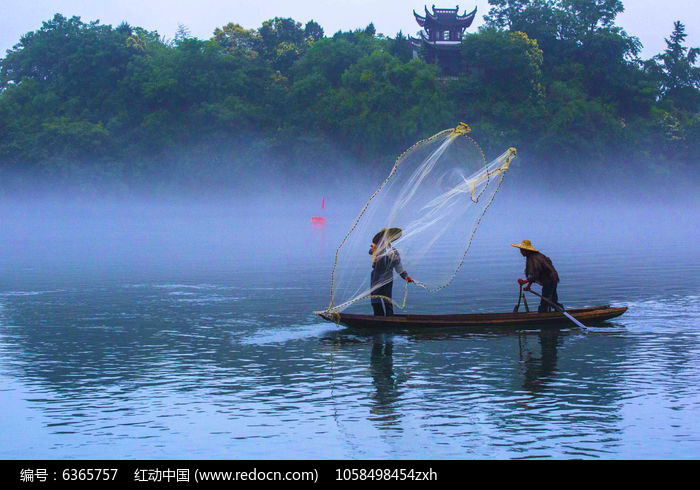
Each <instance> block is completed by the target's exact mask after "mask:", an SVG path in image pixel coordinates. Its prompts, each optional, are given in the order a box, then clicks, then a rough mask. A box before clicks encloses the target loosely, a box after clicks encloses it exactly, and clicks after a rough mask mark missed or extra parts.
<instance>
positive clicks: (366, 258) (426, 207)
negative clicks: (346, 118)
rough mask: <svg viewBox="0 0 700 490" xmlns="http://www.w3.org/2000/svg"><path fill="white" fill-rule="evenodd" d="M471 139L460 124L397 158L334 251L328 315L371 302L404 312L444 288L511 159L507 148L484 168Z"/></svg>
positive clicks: (467, 131)
mask: <svg viewBox="0 0 700 490" xmlns="http://www.w3.org/2000/svg"><path fill="white" fill-rule="evenodd" d="M468 133H469V128H468V126H466V125H465V124H463V123H462V124H460V126H458V127H457V128H456V129H450V130H445V131H442V132H440V133H438V134H436V135H434V136H432V137H430V138H428V139H426V140H423V141H420V142H419V143H416V144H415V145H414V146H413V147H411V148H410V149H409V150H407V151H406V152H405V153H404V154H403V155H401V156H400V157H399V158H398V159H397V160H396V163H395V164H394V167H393V168H392V170H391V172H390V174H389V176H388V177H387V179H386V180H385V181H384V182H383V183H382V184H381V185H380V186H379V188H378V189H377V190H376V191H375V193H374V194H373V195H372V196H371V197H370V198H369V200H368V201H367V203H366V205H365V207H364V208H363V209H362V211H361V212H360V214H359V216H358V217H357V219H356V220H355V222H354V223H353V224H352V226H351V228H350V231H349V232H348V234H347V235H346V237H345V239H344V240H343V242H342V243H341V244H340V246H339V247H338V250H337V252H336V256H335V264H334V267H333V273H332V276H331V300H330V304H329V306H328V309H327V310H326V311H327V312H328V313H339V312H341V311H343V310H345V309H346V308H348V307H350V306H352V305H356V304H365V308H367V306H366V303H367V302H369V300H370V299H372V298H375V300H376V299H379V298H381V299H383V300H386V301H389V300H391V302H392V303H393V305H394V306H396V307H397V308H400V309H403V308H405V306H406V303H407V300H408V296H409V292H411V291H416V293H418V294H426V293H434V292H437V291H439V290H440V289H443V288H445V287H447V286H449V284H450V283H451V282H452V280H453V279H454V277H455V275H456V274H457V272H458V271H459V270H460V268H461V267H462V265H463V263H464V260H465V258H466V256H467V252H468V250H469V247H470V245H471V243H472V240H473V238H474V234H475V232H476V229H477V228H478V226H479V223H480V222H481V220H482V218H483V216H484V213H485V212H486V210H487V209H488V207H489V205H490V204H491V202H492V201H493V199H494V197H495V195H496V193H497V192H498V189H499V188H500V186H501V183H502V181H503V178H504V176H505V172H506V170H508V167H509V165H510V162H511V160H512V159H513V158H514V157H515V150H514V149H512V148H511V149H509V150H508V151H506V152H505V153H504V154H503V155H501V156H500V157H498V158H497V159H496V160H494V161H492V162H491V163H488V162H487V161H486V158H485V156H484V153H483V151H482V150H481V148H480V147H479V145H478V144H477V143H476V142H475V141H474V140H473V139H472V138H471V137H470V136H469V135H468ZM382 230H384V231H383V232H382ZM373 240H374V242H375V246H374V247H372V244H373ZM370 248H372V250H370ZM379 269H382V270H379ZM392 269H393V271H394V272H396V273H397V275H396V276H395V275H394V272H392ZM407 279H412V280H413V281H414V283H412V284H409V282H408V281H407ZM394 280H398V281H399V282H398V283H397V285H394V286H393V290H394V294H393V295H392V296H396V298H393V297H392V298H389V295H391V292H387V287H386V286H387V285H388V284H390V283H392V281H394ZM401 283H403V284H401ZM411 294H413V293H411ZM367 313H368V312H367Z"/></svg>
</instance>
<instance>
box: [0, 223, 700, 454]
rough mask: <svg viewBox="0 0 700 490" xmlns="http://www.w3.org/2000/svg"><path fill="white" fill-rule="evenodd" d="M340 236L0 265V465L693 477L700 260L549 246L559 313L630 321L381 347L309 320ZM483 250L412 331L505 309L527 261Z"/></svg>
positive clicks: (501, 250)
mask: <svg viewBox="0 0 700 490" xmlns="http://www.w3.org/2000/svg"><path fill="white" fill-rule="evenodd" d="M304 226H307V222H305V223H304ZM62 229H65V227H62ZM18 230H19V229H18V228H17V227H15V228H12V230H10V231H8V232H7V233H11V236H10V237H9V238H8V236H5V242H4V243H8V240H19V238H18V237H21V236H23V235H22V233H21V230H19V231H18ZM151 231H152V232H153V230H151ZM155 232H157V230H156V231H155ZM130 234H131V238H132V239H134V240H137V239H138V236H136V237H135V238H134V236H135V235H134V230H133V229H131V231H130ZM513 235H515V234H513ZM337 236H338V235H337V234H334V233H333V232H332V231H328V232H326V231H324V230H319V229H309V230H308V233H307V234H302V236H301V238H297V239H298V240H299V241H302V242H304V243H305V250H306V252H307V253H303V254H296V255H295V254H291V255H290V254H285V253H281V252H279V250H280V249H281V248H283V247H282V246H281V245H280V243H279V242H280V241H282V242H284V238H283V237H277V243H274V244H273V245H272V246H270V247H264V250H263V249H261V250H256V249H255V247H254V246H253V247H247V246H245V245H242V244H240V243H238V244H237V245H236V247H238V248H236V249H235V253H234V251H233V250H229V252H230V253H229V254H228V255H227V256H228V257H231V259H230V260H229V261H228V262H226V261H224V262H222V261H217V263H216V264H208V262H207V261H206V260H204V259H202V260H199V261H198V260H194V259H193V260H191V261H189V262H188V261H187V260H186V259H185V258H184V257H185V256H186V255H185V254H183V255H170V257H171V259H172V261H173V263H172V264H170V266H167V265H162V266H161V267H146V266H145V265H144V264H149V263H150V262H149V260H151V259H152V260H151V262H153V261H156V260H155V259H154V258H153V256H152V255H149V253H150V252H149V253H145V252H144V253H142V254H141V255H139V254H138V253H136V252H135V253H134V257H133V261H131V262H133V263H132V264H131V265H128V264H129V263H131V262H130V257H129V256H128V254H125V253H122V252H119V253H112V254H111V255H110V254H109V253H107V252H106V251H105V250H106V249H105V248H104V246H103V248H101V249H100V251H99V253H97V252H95V256H98V255H100V254H102V256H104V257H106V258H105V261H106V262H105V263H100V262H99V260H95V257H93V256H90V255H89V254H87V253H85V252H84V250H87V249H89V248H90V247H87V248H86V249H80V250H83V252H80V253H76V254H75V255H73V256H70V255H68V256H66V255H65V254H64V256H63V259H65V260H64V263H63V264H62V265H57V264H56V263H55V262H54V261H52V260H51V259H49V258H46V257H45V255H46V253H45V251H44V249H42V245H41V244H40V243H38V242H36V243H35V242H32V243H29V242H26V243H25V244H24V245H25V249H26V250H29V252H31V253H29V252H28V253H27V258H24V259H22V260H20V258H19V257H20V255H18V253H16V254H15V255H14V256H12V257H9V258H8V257H7V256H6V257H5V259H3V261H2V264H1V265H2V270H3V274H2V278H1V279H0V402H1V406H2V407H3V417H2V418H0V458H3V459H14V458H51V459H63V458H107V459H110V458H116V459H126V458H146V459H151V458H156V459H157V458H185V459H187V458H212V459H228V458H233V459H237V458H241V459H242V458H252V459H256V458H261V459H267V458H273V459H277V458H291V459H307V458H333V459H336V458H339V459H345V458H357V459H365V458H389V459H401V458H416V459H471V458H699V457H700V424H699V423H698V420H700V321H699V319H700V281H699V280H698V277H700V261H699V260H698V254H697V252H696V251H695V249H696V247H695V246H692V245H691V244H688V243H680V244H676V245H675V246H670V245H668V244H666V245H664V246H663V247H659V248H656V249H654V248H653V247H652V246H645V247H639V248H630V247H629V246H617V247H616V246H615V245H614V244H613V243H607V244H605V246H602V245H600V246H598V245H597V244H595V243H587V244H586V246H585V247H575V246H573V245H572V244H571V242H570V241H567V242H566V243H563V242H562V243H560V242H557V241H556V240H549V241H548V245H549V247H550V248H549V249H547V250H544V251H545V252H546V253H547V254H548V255H549V256H550V257H552V259H553V261H554V264H555V265H556V266H557V268H558V270H559V272H560V275H561V276H562V284H561V286H560V289H559V294H560V299H561V301H562V302H563V303H565V304H566V305H567V306H568V307H578V306H586V305H596V304H612V305H626V306H628V307H629V311H628V312H627V313H626V314H625V315H624V316H622V317H620V318H618V319H616V320H614V321H612V322H609V323H607V324H603V325H596V326H592V327H591V328H590V330H589V331H588V333H583V332H581V331H580V330H578V329H563V330H561V331H559V332H555V333H547V334H545V333H540V332H529V333H518V332H512V333H503V334H495V333H490V334H475V333H470V332H467V331H464V330H463V329H459V328H455V329H445V330H439V331H386V332H380V333H373V332H367V331H352V330H349V329H345V328H343V327H339V326H337V325H334V324H331V323H326V322H323V321H321V320H320V319H318V318H317V317H315V316H314V315H313V313H312V312H313V311H314V310H319V309H323V307H325V306H326V305H327V302H328V285H329V273H330V266H331V265H332V252H333V250H334V245H335V244H336V243H337ZM509 236H510V235H509ZM488 237H489V234H488V233H486V235H485V237H484V239H483V240H482V241H481V242H480V244H481V248H479V246H475V250H474V252H473V254H472V255H471V256H470V259H469V260H468V262H467V263H466V264H465V273H464V274H461V275H460V276H459V278H458V279H457V281H456V282H455V284H454V285H453V286H452V287H451V288H450V289H449V290H447V291H446V292H445V293H444V294H442V295H439V296H436V297H434V298H431V299H430V300H426V301H423V302H418V303H415V302H414V303H411V302H409V312H415V313H418V312H425V313H434V312H453V313H458V312H462V313H466V312H486V311H510V310H511V309H512V307H513V305H514V304H515V302H516V300H517V284H516V283H515V279H517V278H518V277H519V276H520V275H521V272H522V268H523V265H524V264H523V259H522V257H520V255H519V254H518V253H517V251H515V250H514V249H512V248H511V247H509V242H508V241H502V240H501V237H493V236H491V238H490V239H489V238H488ZM524 237H525V236H520V235H517V236H512V239H511V241H520V240H521V239H522V238H524ZM114 238H115V237H114V236H112V237H111V238H110V240H112V239H114ZM527 238H532V239H533V242H535V245H537V241H536V240H535V237H533V236H529V237H527ZM54 240H59V239H58V238H56V237H55V236H54ZM504 240H505V239H504ZM59 241H60V240H59ZM137 241H138V240H137ZM207 243H208V245H207V247H208V248H206V247H205V250H204V251H203V249H202V248H200V249H197V250H196V251H195V252H193V254H194V255H198V256H200V257H204V256H206V255H207V253H214V252H216V253H219V252H221V250H220V249H219V248H217V247H218V245H216V244H213V243H214V242H212V241H209V242H207ZM229 246H232V245H231V244H230V243H226V244H224V245H221V248H222V249H226V248H228V247H229ZM295 246H296V245H295ZM95 247H97V245H95ZM98 248H99V247H98ZM173 248H177V247H176V246H173ZM161 249H162V247H161ZM42 251H43V252H44V253H43V252H42ZM275 251H277V252H275ZM22 257H24V256H22ZM156 262H158V261H156ZM166 262H167V260H164V261H163V260H161V261H160V262H159V263H161V264H163V263H166ZM85 263H88V264H90V265H89V266H85V265H84V264H85ZM81 264H82V265H81ZM116 264H120V265H119V266H117V265H116ZM134 264H136V265H134ZM222 264H223V265H222ZM368 272H369V271H368ZM530 304H531V306H536V304H537V303H536V301H535V298H534V297H533V298H532V299H531V300H530ZM364 308H366V309H367V311H369V310H370V308H369V305H365V306H364Z"/></svg>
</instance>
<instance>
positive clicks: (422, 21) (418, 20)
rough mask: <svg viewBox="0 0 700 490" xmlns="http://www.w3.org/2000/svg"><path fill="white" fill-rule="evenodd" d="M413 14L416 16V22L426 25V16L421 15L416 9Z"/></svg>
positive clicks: (422, 25)
mask: <svg viewBox="0 0 700 490" xmlns="http://www.w3.org/2000/svg"><path fill="white" fill-rule="evenodd" d="M413 16H414V17H415V18H416V22H418V25H419V26H421V27H424V26H425V17H421V16H420V15H418V13H417V12H416V11H415V10H414V11H413Z"/></svg>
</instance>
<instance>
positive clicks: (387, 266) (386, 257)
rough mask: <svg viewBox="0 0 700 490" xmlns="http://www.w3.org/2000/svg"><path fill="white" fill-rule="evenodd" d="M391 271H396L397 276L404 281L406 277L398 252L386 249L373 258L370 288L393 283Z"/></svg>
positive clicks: (389, 248)
mask: <svg viewBox="0 0 700 490" xmlns="http://www.w3.org/2000/svg"><path fill="white" fill-rule="evenodd" d="M392 269H396V272H397V274H399V275H400V276H401V277H403V278H404V279H405V278H406V276H407V275H408V274H407V273H406V271H405V270H404V268H403V266H402V265H401V256H400V255H399V252H398V251H397V250H396V249H395V248H392V247H388V248H386V249H385V250H383V251H382V252H380V253H379V254H377V256H376V257H375V258H374V262H373V263H372V286H375V285H377V284H386V283H388V282H391V281H393V279H394V274H393V272H392Z"/></svg>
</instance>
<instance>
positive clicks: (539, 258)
mask: <svg viewBox="0 0 700 490" xmlns="http://www.w3.org/2000/svg"><path fill="white" fill-rule="evenodd" d="M525 275H526V276H527V280H528V281H532V282H536V283H537V284H542V285H544V284H551V283H553V282H554V283H557V282H559V274H557V270H556V269H555V268H554V266H553V265H552V261H551V260H549V257H547V256H546V255H543V254H541V253H539V252H533V253H531V254H530V255H528V256H527V259H526V261H525Z"/></svg>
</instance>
